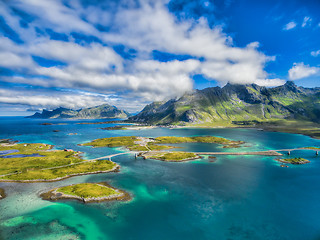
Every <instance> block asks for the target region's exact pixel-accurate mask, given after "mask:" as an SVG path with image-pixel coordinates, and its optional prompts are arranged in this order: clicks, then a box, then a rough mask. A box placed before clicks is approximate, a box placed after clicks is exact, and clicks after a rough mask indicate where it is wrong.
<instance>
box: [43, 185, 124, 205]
mask: <svg viewBox="0 0 320 240" xmlns="http://www.w3.org/2000/svg"><path fill="white" fill-rule="evenodd" d="M41 197H42V199H44V200H51V201H57V200H60V199H76V200H79V201H82V202H84V203H88V202H101V201H112V200H130V195H129V194H128V193H126V192H124V191H122V190H119V189H116V188H114V187H111V186H110V185H108V184H107V183H104V182H102V183H80V184H74V185H70V186H65V187H60V188H55V189H52V190H50V191H49V192H47V193H43V194H41Z"/></svg>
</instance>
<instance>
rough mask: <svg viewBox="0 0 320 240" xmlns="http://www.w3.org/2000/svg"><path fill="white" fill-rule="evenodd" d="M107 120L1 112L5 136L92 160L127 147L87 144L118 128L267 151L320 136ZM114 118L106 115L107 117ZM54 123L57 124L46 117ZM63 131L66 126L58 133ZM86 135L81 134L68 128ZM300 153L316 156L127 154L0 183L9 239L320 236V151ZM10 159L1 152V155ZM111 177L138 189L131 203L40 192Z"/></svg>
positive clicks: (192, 147)
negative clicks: (287, 161) (86, 171)
mask: <svg viewBox="0 0 320 240" xmlns="http://www.w3.org/2000/svg"><path fill="white" fill-rule="evenodd" d="M98 121H99V120H63V119H60V120H37V119H26V118H22V117H1V118H0V139H2V138H11V139H13V140H17V141H20V142H25V143H38V142H41V143H48V144H53V145H55V148H56V149H64V148H71V149H74V150H76V151H81V152H83V157H84V158H86V159H91V158H96V157H101V156H104V155H108V154H113V153H118V152H123V151H127V150H125V149H121V148H91V147H85V146H78V145H77V144H79V143H84V142H88V141H91V140H93V139H97V138H103V137H115V136H146V137H157V136H207V135H210V136H218V137H225V138H228V139H231V140H242V141H245V142H246V143H245V144H244V145H243V146H241V147H240V148H237V149H223V148H221V147H220V146H219V145H216V144H203V143H188V144H179V146H181V147H182V148H180V149H178V151H181V150H186V151H193V152H204V151H210V152H212V151H262V150H269V149H287V148H297V147H306V146H318V147H320V140H316V139H313V138H310V137H307V136H303V135H298V134H288V133H278V132H267V131H261V130H259V129H230V128H229V129H228V128H227V129H223V128H218V129H195V128H192V129H181V128H180V129H168V128H155V129H145V130H112V131H111V130H109V131H108V130H102V129H101V128H103V127H109V126H114V125H116V124H111V123H110V124H77V123H83V122H98ZM100 121H101V120H100ZM103 121H105V120H103ZM44 122H51V123H53V124H54V125H41V123H44ZM54 130H58V131H54ZM70 133H72V134H73V133H77V134H76V135H74V134H73V135H69V134H70ZM291 157H303V158H306V159H308V160H310V161H311V162H310V163H308V164H304V165H291V166H290V167H289V168H282V167H280V163H279V162H277V161H275V160H274V159H275V157H269V156H217V161H215V162H210V161H209V159H208V158H207V157H204V158H202V159H199V160H195V161H190V162H182V163H179V162H177V163H175V162H162V161H157V160H143V159H142V158H137V159H136V158H135V157H134V154H128V155H121V156H117V157H114V158H113V159H112V160H113V161H115V162H117V163H118V164H119V165H120V166H121V169H120V172H118V173H103V174H95V175H84V176H77V177H72V178H69V179H66V180H63V181H59V182H48V183H1V182H0V187H1V188H4V189H5V190H6V194H7V197H6V198H5V199H3V200H0V239H6V240H11V239H30V240H31V239H32V240H35V239H46V240H47V239H90V240H91V239H101V240H102V239H110V240H122V239H125V240H130V239H132V240H138V239H139V240H144V239H148V240H150V239H152V240H158V239H159V240H160V239H161V240H163V239H166V240H169V239H183V240H189V239H190V240H191V239H197V240H199V239H209V240H212V239H219V240H220V239H228V240H231V239H232V240H233V239H234V240H240V239H241V240H242V239H246V240H247V239H252V240H253V239H254V240H257V239H279V240H280V239H281V240H285V239H288V240H295V239H297V240H298V239H303V240H308V239H310V240H319V239H320V201H319V200H320V191H319V189H320V156H316V155H315V152H314V151H306V150H299V151H294V152H292V153H291ZM0 160H1V159H0ZM101 181H105V182H107V183H109V184H111V185H112V186H114V187H117V188H120V189H122V190H125V191H127V192H129V193H130V194H131V196H132V200H131V201H129V202H102V203H90V204H84V203H80V202H77V201H60V202H49V201H45V200H42V199H41V198H40V197H39V194H40V193H42V192H45V191H48V190H50V189H52V188H55V187H58V186H66V185H70V184H74V183H83V182H101Z"/></svg>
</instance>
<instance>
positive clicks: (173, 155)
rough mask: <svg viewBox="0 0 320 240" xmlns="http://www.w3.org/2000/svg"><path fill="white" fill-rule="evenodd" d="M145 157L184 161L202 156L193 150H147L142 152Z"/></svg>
mask: <svg viewBox="0 0 320 240" xmlns="http://www.w3.org/2000/svg"><path fill="white" fill-rule="evenodd" d="M140 156H142V157H143V158H144V159H155V160H160V161H166V162H183V161H190V160H195V159H199V158H201V157H200V156H199V155H197V154H195V153H191V152H146V153H141V154H140Z"/></svg>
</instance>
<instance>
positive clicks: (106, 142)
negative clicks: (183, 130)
mask: <svg viewBox="0 0 320 240" xmlns="http://www.w3.org/2000/svg"><path fill="white" fill-rule="evenodd" d="M178 143H216V144H220V145H222V146H224V147H228V148H232V147H239V146H240V145H242V144H243V143H244V142H243V141H232V140H229V139H226V138H221V137H214V136H195V137H174V136H164V137H157V138H148V137H136V136H125V137H110V138H100V139H95V140H93V141H91V142H88V143H83V144H80V145H81V146H92V147H126V148H127V149H129V150H130V151H136V152H138V156H141V157H143V158H144V159H156V160H162V161H173V162H178V161H179V162H182V161H189V160H194V159H198V158H201V157H200V156H199V154H197V153H191V152H177V151H174V152H169V151H163V152H161V151H162V150H168V149H172V148H177V147H176V146H172V145H166V144H178Z"/></svg>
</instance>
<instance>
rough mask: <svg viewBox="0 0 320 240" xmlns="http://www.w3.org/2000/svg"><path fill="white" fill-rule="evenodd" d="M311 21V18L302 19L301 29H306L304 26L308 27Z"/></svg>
mask: <svg viewBox="0 0 320 240" xmlns="http://www.w3.org/2000/svg"><path fill="white" fill-rule="evenodd" d="M311 21H312V18H311V17H307V16H306V17H304V18H303V22H302V24H301V27H306V26H308V25H310V24H311Z"/></svg>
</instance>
